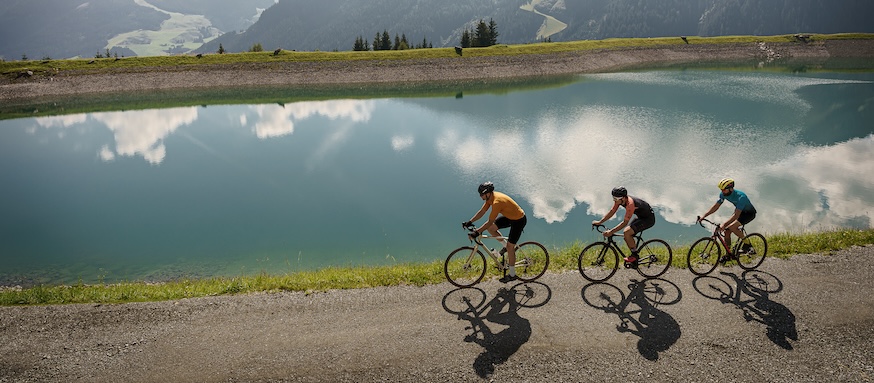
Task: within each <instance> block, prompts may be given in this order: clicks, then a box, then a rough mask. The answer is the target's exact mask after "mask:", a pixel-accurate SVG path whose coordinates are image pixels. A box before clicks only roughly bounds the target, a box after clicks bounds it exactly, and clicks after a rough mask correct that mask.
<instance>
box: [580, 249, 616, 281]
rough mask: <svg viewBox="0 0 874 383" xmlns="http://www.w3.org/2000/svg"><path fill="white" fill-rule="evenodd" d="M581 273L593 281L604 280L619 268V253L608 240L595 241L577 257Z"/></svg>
mask: <svg viewBox="0 0 874 383" xmlns="http://www.w3.org/2000/svg"><path fill="white" fill-rule="evenodd" d="M577 267H578V268H579V269H580V274H582V275H583V278H586V279H588V280H590V281H592V282H603V281H606V280H608V279H610V277H612V276H613V274H616V270H617V269H618V268H619V254H617V253H616V249H614V248H613V247H611V246H610V245H608V244H607V242H595V243H593V244H591V245H589V246H586V248H585V249H583V251H582V252H580V256H579V258H578V259H577Z"/></svg>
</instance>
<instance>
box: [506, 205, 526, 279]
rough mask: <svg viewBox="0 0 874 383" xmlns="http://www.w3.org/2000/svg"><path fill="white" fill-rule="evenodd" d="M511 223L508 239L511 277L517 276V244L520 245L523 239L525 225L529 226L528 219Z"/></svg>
mask: <svg viewBox="0 0 874 383" xmlns="http://www.w3.org/2000/svg"><path fill="white" fill-rule="evenodd" d="M508 221H510V225H509V226H510V236H509V237H507V264H508V265H510V275H512V276H515V275H516V266H515V265H516V244H517V243H519V239H520V238H521V237H522V230H524V229H525V225H526V224H528V217H527V216H522V218H520V219H517V220H515V221H513V220H508Z"/></svg>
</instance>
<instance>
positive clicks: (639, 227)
mask: <svg viewBox="0 0 874 383" xmlns="http://www.w3.org/2000/svg"><path fill="white" fill-rule="evenodd" d="M652 225H655V214H650V215H649V216H648V217H646V218H640V217H637V216H635V217H634V219H633V220H631V223H630V224H628V226H629V227H631V230H634V233H635V234H636V233H640V232H642V231H644V230H646V229H649V228H651V227H652Z"/></svg>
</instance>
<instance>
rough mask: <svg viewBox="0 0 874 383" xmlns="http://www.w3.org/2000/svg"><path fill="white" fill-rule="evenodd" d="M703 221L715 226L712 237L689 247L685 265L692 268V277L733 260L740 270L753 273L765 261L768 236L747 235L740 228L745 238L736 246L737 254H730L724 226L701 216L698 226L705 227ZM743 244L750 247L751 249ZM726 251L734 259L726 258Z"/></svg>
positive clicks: (733, 252) (702, 239)
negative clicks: (766, 238)
mask: <svg viewBox="0 0 874 383" xmlns="http://www.w3.org/2000/svg"><path fill="white" fill-rule="evenodd" d="M704 222H707V223H709V224H711V225H713V234H711V235H710V236H709V237H703V238H701V239H699V240H697V241H695V243H694V244H692V247H690V248H689V254H688V255H687V256H686V264H687V265H688V266H689V270H690V271H691V272H692V274H695V275H707V274H710V273H711V272H712V271H713V270H715V269H716V265H718V264H719V263H722V264H723V265H725V264H727V263H728V262H730V261H737V264H738V265H739V266H740V268H741V269H744V270H753V269H755V268H757V267H759V265H761V264H762V262H764V261H765V256H766V255H767V254H768V241H767V240H765V236H763V235H761V234H759V233H750V234H747V232H746V229H745V228H744V227H743V226H741V227H740V229H741V232H743V235H744V237H743V238H741V239H739V240H738V241H737V243H735V244H734V246H733V250H734V251H731V249H729V246H728V242H727V241H726V239H725V234H724V233H723V229H722V226H720V225H719V224H718V223H715V222H713V221H710V220H708V219H702V218H701V217H698V225H700V226H701V227H704ZM720 245H722V246H720ZM744 245H749V247H745V246H744ZM723 250H725V252H726V255H728V254H731V256H726V257H723V256H722V251H723Z"/></svg>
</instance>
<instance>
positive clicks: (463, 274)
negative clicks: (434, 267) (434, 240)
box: [443, 246, 487, 287]
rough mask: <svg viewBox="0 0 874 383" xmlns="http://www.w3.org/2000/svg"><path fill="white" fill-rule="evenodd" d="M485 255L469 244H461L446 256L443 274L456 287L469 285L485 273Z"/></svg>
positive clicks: (480, 278)
mask: <svg viewBox="0 0 874 383" xmlns="http://www.w3.org/2000/svg"><path fill="white" fill-rule="evenodd" d="M486 266H487V264H486V256H485V255H483V253H482V251H480V250H479V249H475V250H474V248H473V247H471V246H462V247H459V248H457V249H455V250H453V251H452V252H451V253H449V256H448V257H446V262H444V263H443V274H444V275H445V276H446V280H447V281H449V283H451V284H453V285H455V286H458V287H470V286H473V285H475V284H477V283H479V281H481V280H482V279H483V277H484V276H485V275H486Z"/></svg>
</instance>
